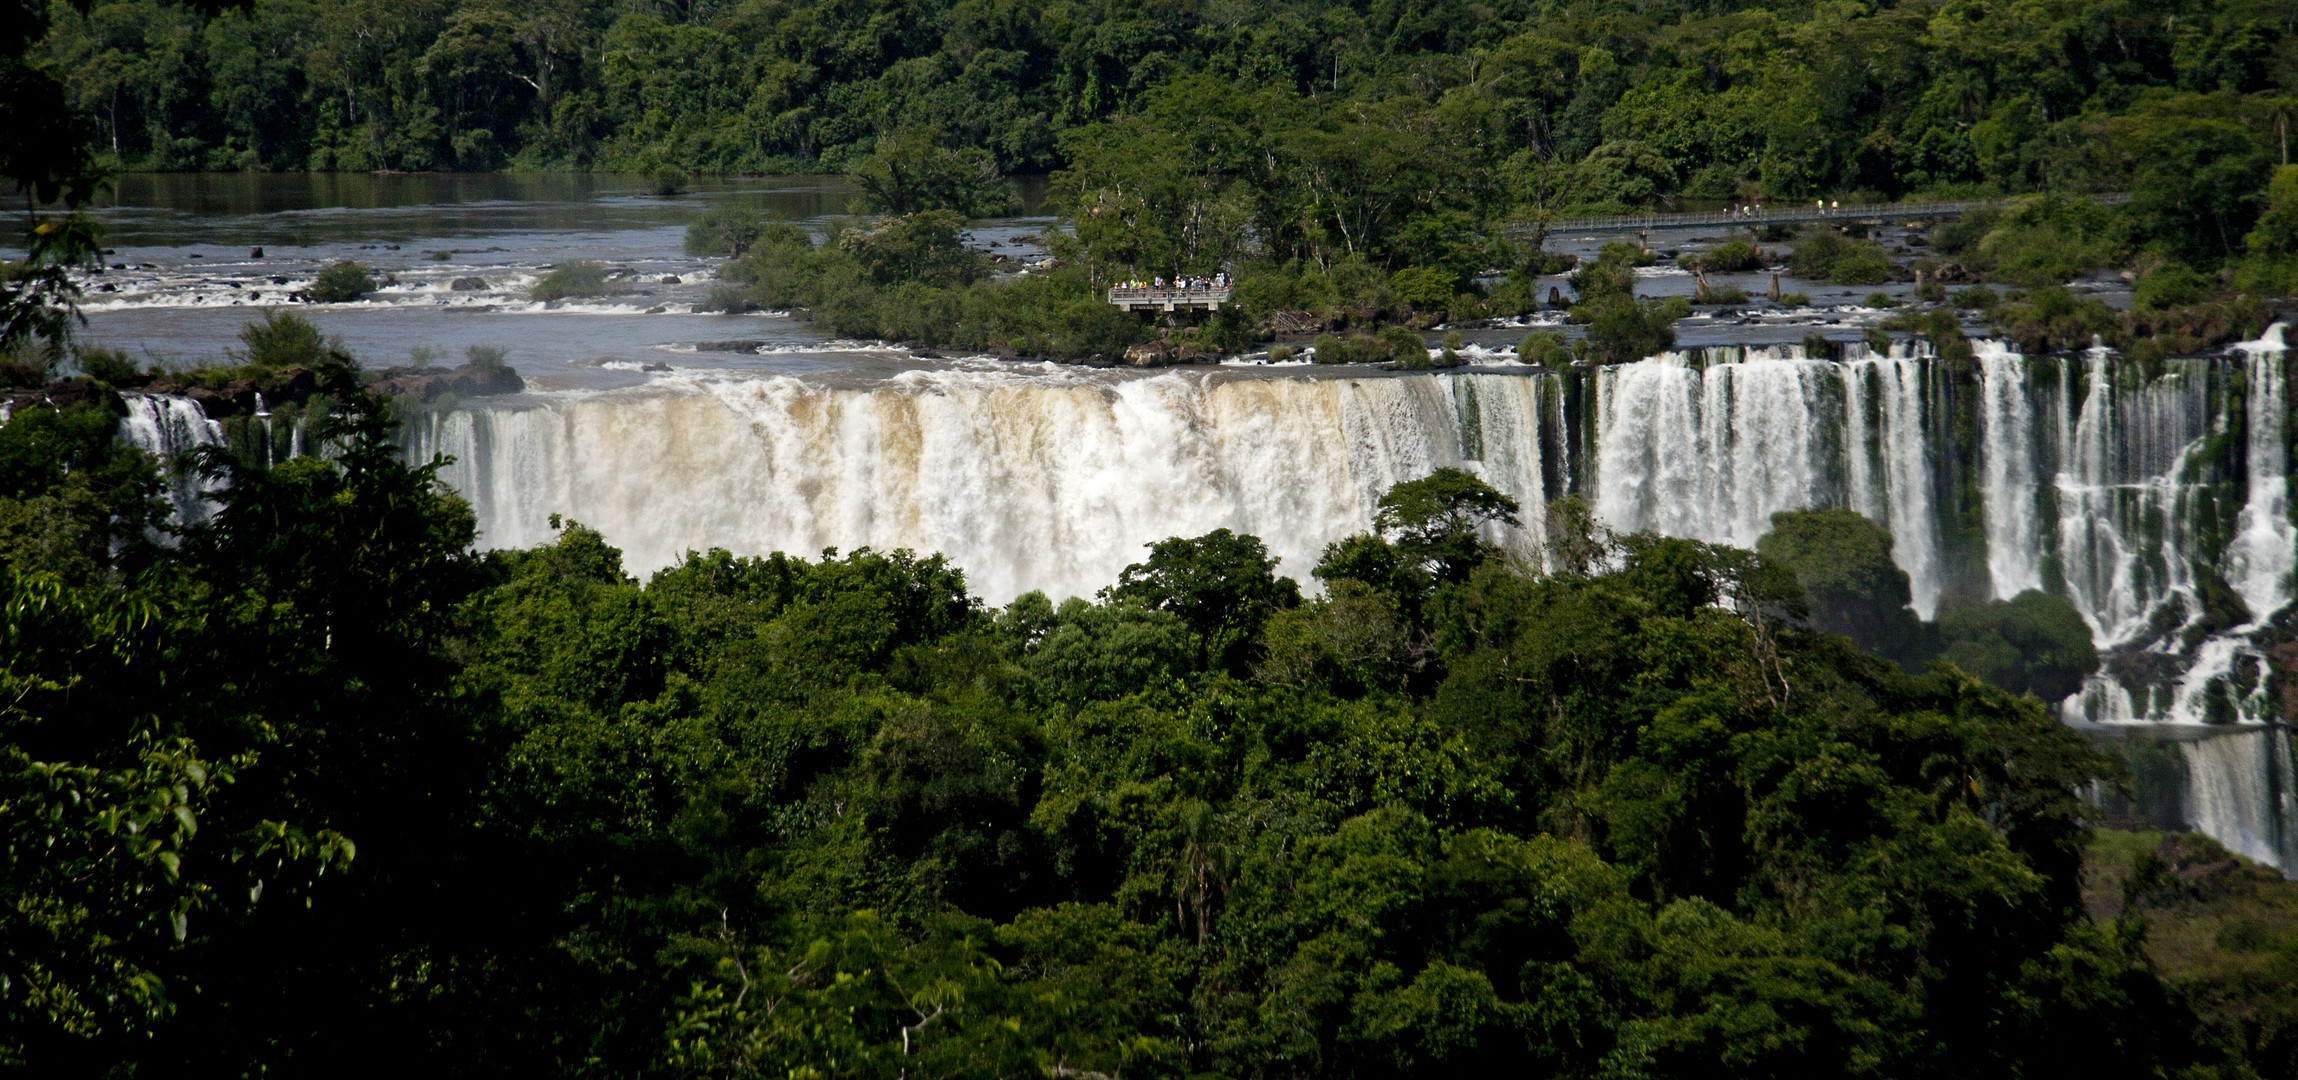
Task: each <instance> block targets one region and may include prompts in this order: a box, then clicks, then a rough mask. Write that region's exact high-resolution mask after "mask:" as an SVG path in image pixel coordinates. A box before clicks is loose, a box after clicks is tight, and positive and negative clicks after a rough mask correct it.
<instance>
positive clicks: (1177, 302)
mask: <svg viewBox="0 0 2298 1080" xmlns="http://www.w3.org/2000/svg"><path fill="white" fill-rule="evenodd" d="M1235 291H1236V290H1234V289H1232V288H1230V287H1229V286H1226V285H1223V286H1220V287H1217V288H1216V287H1213V286H1205V287H1203V288H1196V289H1172V288H1166V289H1156V288H1148V289H1121V288H1120V289H1111V290H1109V302H1110V303H1112V304H1115V305H1117V306H1118V307H1121V308H1124V309H1125V310H1127V311H1219V310H1221V305H1222V304H1226V303H1228V302H1229V297H1230V295H1231V294H1232V293H1234V292H1235Z"/></svg>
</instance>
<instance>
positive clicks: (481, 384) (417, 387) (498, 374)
mask: <svg viewBox="0 0 2298 1080" xmlns="http://www.w3.org/2000/svg"><path fill="white" fill-rule="evenodd" d="M526 388H527V381H526V380H525V379H522V378H520V377H519V373H518V372H517V371H516V370H514V369H512V368H509V367H506V366H503V365H499V364H490V365H485V366H481V365H479V364H464V365H463V366H461V367H457V368H391V369H389V370H387V371H385V372H383V377H382V378H381V379H378V380H376V381H375V382H372V383H369V384H368V385H367V389H368V390H369V391H371V392H373V393H377V394H381V395H383V396H385V397H412V398H415V399H417V400H420V401H424V402H429V401H434V400H437V399H438V397H439V395H441V394H453V395H455V396H456V397H483V396H485V395H488V394H516V393H518V392H520V391H522V390H525V389H526Z"/></svg>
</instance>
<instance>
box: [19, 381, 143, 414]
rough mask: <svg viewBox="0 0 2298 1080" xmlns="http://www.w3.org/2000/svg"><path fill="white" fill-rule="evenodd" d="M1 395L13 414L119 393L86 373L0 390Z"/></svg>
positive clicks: (111, 396)
mask: <svg viewBox="0 0 2298 1080" xmlns="http://www.w3.org/2000/svg"><path fill="white" fill-rule="evenodd" d="M0 396H4V398H5V400H6V401H7V402H8V411H9V412H10V413H11V414H13V413H17V412H21V411H23V410H25V409H38V408H50V409H64V408H69V407H71V406H73V405H78V404H80V403H81V402H86V401H105V400H111V399H116V397H117V395H114V394H112V393H111V392H110V391H108V390H106V389H104V388H103V387H101V386H98V385H97V384H96V381H95V380H94V379H90V378H88V377H87V376H85V375H79V376H74V377H72V378H69V379H60V380H58V381H56V382H52V383H49V384H48V385H46V386H26V387H17V388H14V389H10V390H0Z"/></svg>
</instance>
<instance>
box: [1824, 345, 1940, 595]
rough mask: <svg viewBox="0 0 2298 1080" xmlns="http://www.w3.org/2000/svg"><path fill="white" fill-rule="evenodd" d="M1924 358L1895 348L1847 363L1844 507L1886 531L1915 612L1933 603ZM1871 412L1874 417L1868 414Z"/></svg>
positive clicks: (1935, 528)
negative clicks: (1847, 501) (1848, 483)
mask: <svg viewBox="0 0 2298 1080" xmlns="http://www.w3.org/2000/svg"><path fill="white" fill-rule="evenodd" d="M1929 366H1930V365H1929V364H1928V362H1927V359H1926V358H1922V357H1917V356H1911V355H1907V354H1904V353H1902V352H1900V351H1899V350H1898V349H1896V348H1894V349H1893V351H1892V355H1891V356H1888V357H1880V358H1877V357H1870V358H1867V359H1861V360H1853V361H1851V362H1850V363H1849V364H1848V365H1847V371H1846V379H1845V393H1846V397H1847V398H1848V403H1847V406H1846V408H1847V411H1848V413H1849V415H1850V430H1851V433H1852V437H1851V439H1850V446H1849V448H1848V453H1849V454H1850V456H1851V472H1852V476H1853V477H1854V481H1853V483H1852V487H1851V508H1852V509H1853V510H1857V511H1858V512H1860V513H1861V514H1864V515H1866V516H1867V517H1869V518H1871V519H1873V520H1875V521H1877V522H1880V523H1881V524H1882V525H1883V527H1884V528H1887V529H1889V530H1891V538H1892V548H1891V555H1892V558H1893V560H1894V561H1896V562H1897V563H1898V564H1899V567H1900V569H1902V570H1905V571H1907V588H1908V591H1909V593H1910V595H1911V596H1912V597H1913V602H1912V604H1911V606H1912V607H1914V609H1915V613H1916V614H1917V615H1920V616H1922V617H1923V618H1925V619H1929V618H1931V617H1932V616H1933V615H1934V614H1935V613H1936V612H1937V611H1938V608H1939V577H1940V575H1939V557H1938V553H1939V524H1938V518H1937V516H1936V515H1935V514H1933V513H1932V510H1931V487H1932V483H1933V477H1932V475H1931V462H1932V458H1933V456H1934V450H1933V448H1932V447H1931V446H1930V445H1928V438H1927V435H1928V428H1927V426H1926V425H1925V423H1924V420H1925V417H1924V393H1923V390H1924V387H1923V379H1924V375H1925V371H1926V369H1927V368H1928V367H1929ZM1870 411H1872V412H1873V414H1874V419H1873V420H1870V419H1869V414H1870Z"/></svg>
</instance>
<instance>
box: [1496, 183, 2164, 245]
mask: <svg viewBox="0 0 2298 1080" xmlns="http://www.w3.org/2000/svg"><path fill="white" fill-rule="evenodd" d="M2081 197H2082V198H2085V199H2089V200H2090V201H2092V202H2095V203H2102V204H2106V205H2113V204H2115V203H2124V202H2129V201H2130V196H2129V195H2128V194H2125V193H2122V192H2115V193H2112V194H2105V195H2084V196H2081ZM2008 201H2009V200H2006V199H1978V200H1973V201H1969V202H1909V203H1874V204H1870V205H1866V206H1844V207H1835V208H1829V209H1821V208H1820V207H1817V206H1792V205H1791V206H1766V207H1764V208H1763V209H1761V210H1755V211H1750V212H1748V213H1744V214H1743V213H1740V212H1738V211H1735V210H1708V211H1702V212H1700V213H1696V214H1620V215H1617V216H1612V217H1576V218H1557V219H1556V220H1554V221H1551V222H1549V223H1548V235H1550V236H1557V235H1560V234H1563V233H1589V232H1658V231H1660V230H1661V229H1696V228H1701V227H1714V226H1722V227H1725V228H1731V229H1744V228H1760V227H1762V226H1765V225H1791V224H1800V223H1803V222H1811V221H1887V220H1892V219H1900V218H1940V217H1960V216H1962V215H1964V214H1968V213H1970V212H1971V211H1973V210H1978V209H1981V208H1984V207H1989V206H2001V205H2003V204H2004V203H2005V202H2008ZM1512 231H1513V232H1515V233H1516V234H1517V235H1519V236H1522V235H1529V234H1530V233H1531V232H1532V227H1531V226H1529V225H1518V226H1514V227H1513V229H1512Z"/></svg>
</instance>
